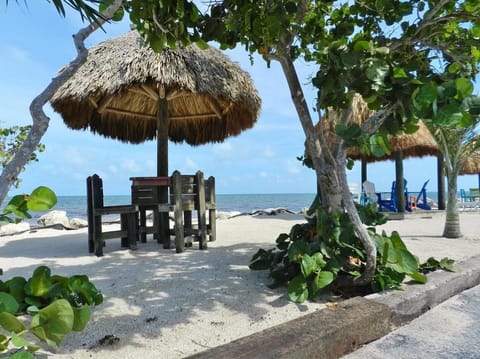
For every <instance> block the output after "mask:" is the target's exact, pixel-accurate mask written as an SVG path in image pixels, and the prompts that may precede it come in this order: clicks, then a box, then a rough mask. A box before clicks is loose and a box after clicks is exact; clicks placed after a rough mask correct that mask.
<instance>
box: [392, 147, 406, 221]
mask: <svg viewBox="0 0 480 359" xmlns="http://www.w3.org/2000/svg"><path fill="white" fill-rule="evenodd" d="M403 177H404V176H403V154H402V151H395V181H396V188H395V198H396V203H397V212H399V213H405V204H406V200H407V199H405V194H404V192H405V188H404V187H405V186H404V183H403Z"/></svg>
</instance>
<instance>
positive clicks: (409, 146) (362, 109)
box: [315, 94, 440, 162]
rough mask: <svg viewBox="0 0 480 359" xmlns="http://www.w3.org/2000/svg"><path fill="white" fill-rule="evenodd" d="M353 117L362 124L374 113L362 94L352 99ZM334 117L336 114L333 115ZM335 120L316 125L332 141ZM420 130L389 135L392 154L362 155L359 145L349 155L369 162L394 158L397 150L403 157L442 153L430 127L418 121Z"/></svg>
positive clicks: (348, 150) (352, 119) (349, 150)
mask: <svg viewBox="0 0 480 359" xmlns="http://www.w3.org/2000/svg"><path fill="white" fill-rule="evenodd" d="M352 107H353V111H352V118H351V123H356V124H358V125H362V124H363V123H364V122H365V121H366V120H367V119H368V118H369V117H370V116H371V115H372V114H373V112H372V111H370V110H369V109H368V106H367V104H366V103H365V101H363V99H362V97H361V96H360V95H358V94H357V95H355V96H354V97H353V99H352ZM333 117H334V116H333ZM335 125H336V123H335V122H334V121H327V120H325V119H322V121H321V122H320V123H318V124H317V125H316V126H315V127H316V130H317V131H319V130H320V126H322V127H323V129H324V131H325V133H326V135H327V138H328V142H329V143H332V142H333V140H334V137H333V133H334V132H335ZM418 126H419V128H418V130H417V131H416V132H415V133H412V134H399V135H395V136H393V135H389V136H388V141H389V143H390V147H389V149H390V153H391V154H390V155H385V156H383V157H376V156H374V155H373V154H370V155H368V156H365V155H362V154H361V153H360V149H359V148H357V147H351V148H348V149H347V157H350V158H352V159H354V160H360V159H364V160H366V161H367V162H376V161H385V160H394V159H395V154H394V153H395V152H396V151H402V157H403V158H408V157H423V156H437V155H439V154H440V152H439V149H438V145H437V143H436V142H435V139H434V138H433V136H432V135H431V133H430V131H429V130H428V128H427V127H426V126H425V124H424V123H423V122H422V121H419V122H418Z"/></svg>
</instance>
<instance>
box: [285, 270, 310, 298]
mask: <svg viewBox="0 0 480 359" xmlns="http://www.w3.org/2000/svg"><path fill="white" fill-rule="evenodd" d="M288 297H289V298H290V300H292V301H294V302H296V303H303V302H305V301H306V300H307V299H308V285H307V281H306V280H305V278H304V277H303V276H301V275H298V276H296V277H294V278H293V279H292V280H291V281H290V283H288Z"/></svg>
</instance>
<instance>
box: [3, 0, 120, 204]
mask: <svg viewBox="0 0 480 359" xmlns="http://www.w3.org/2000/svg"><path fill="white" fill-rule="evenodd" d="M122 4H123V1H122V0H115V1H114V2H113V4H112V5H110V6H109V7H108V8H107V9H106V10H105V11H104V12H103V13H102V15H103V16H104V17H105V19H99V20H98V21H97V22H94V23H91V24H90V25H88V26H87V27H85V28H83V29H80V30H79V31H78V32H77V34H75V35H73V42H74V44H75V48H76V50H77V57H76V58H75V59H74V60H72V61H71V62H70V63H69V64H68V66H67V67H65V68H63V69H62V70H61V71H60V73H59V74H58V75H57V76H56V77H54V78H53V79H52V81H51V82H50V84H49V85H48V86H47V87H46V88H45V90H43V91H42V92H41V93H40V94H39V95H38V96H37V97H35V99H34V100H33V101H32V103H31V104H30V114H31V116H32V121H33V124H32V128H31V130H30V132H29V134H28V136H27V137H26V139H25V141H24V142H23V145H22V146H21V147H20V148H19V150H18V152H17V153H16V154H15V156H14V157H13V158H12V160H11V161H10V162H9V163H8V164H7V165H6V166H5V168H4V170H3V171H2V174H1V176H0V203H1V202H3V200H4V199H5V197H6V196H7V194H8V191H9V190H10V188H11V186H12V184H13V183H14V181H15V179H16V178H17V177H18V175H19V174H20V172H21V171H22V169H23V168H24V167H25V165H26V163H27V161H28V159H29V158H30V156H31V154H32V153H33V152H34V151H35V149H36V148H37V146H38V144H39V143H40V140H41V139H42V137H43V135H44V134H45V132H46V131H47V129H48V125H49V122H50V118H49V117H48V116H47V115H46V114H45V112H44V111H43V106H44V105H45V104H46V103H47V102H48V101H49V100H50V99H51V98H52V96H53V95H54V94H55V92H56V91H57V90H58V89H59V88H60V86H62V85H63V84H64V83H65V82H66V81H67V80H68V79H69V78H70V77H71V76H72V75H73V74H74V73H75V72H76V71H77V69H78V68H79V67H80V66H81V65H82V64H83V63H84V62H85V60H86V59H87V55H88V50H87V49H86V47H85V45H84V41H85V39H86V38H87V37H88V36H89V35H90V34H92V33H93V32H94V31H95V30H97V29H98V28H100V27H101V26H102V25H103V24H105V23H106V21H108V20H106V19H111V18H112V17H113V16H114V15H115V12H116V11H117V10H118V9H119V8H120V7H121V6H122Z"/></svg>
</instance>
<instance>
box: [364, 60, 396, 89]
mask: <svg viewBox="0 0 480 359" xmlns="http://www.w3.org/2000/svg"><path fill="white" fill-rule="evenodd" d="M389 70H390V67H389V66H388V64H387V63H386V62H385V61H383V60H379V59H374V60H372V61H371V63H370V66H369V67H368V68H367V70H366V72H365V75H366V76H367V78H368V79H369V80H370V81H372V82H373V83H375V84H377V85H383V82H384V79H385V77H386V76H387V74H388V72H389Z"/></svg>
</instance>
